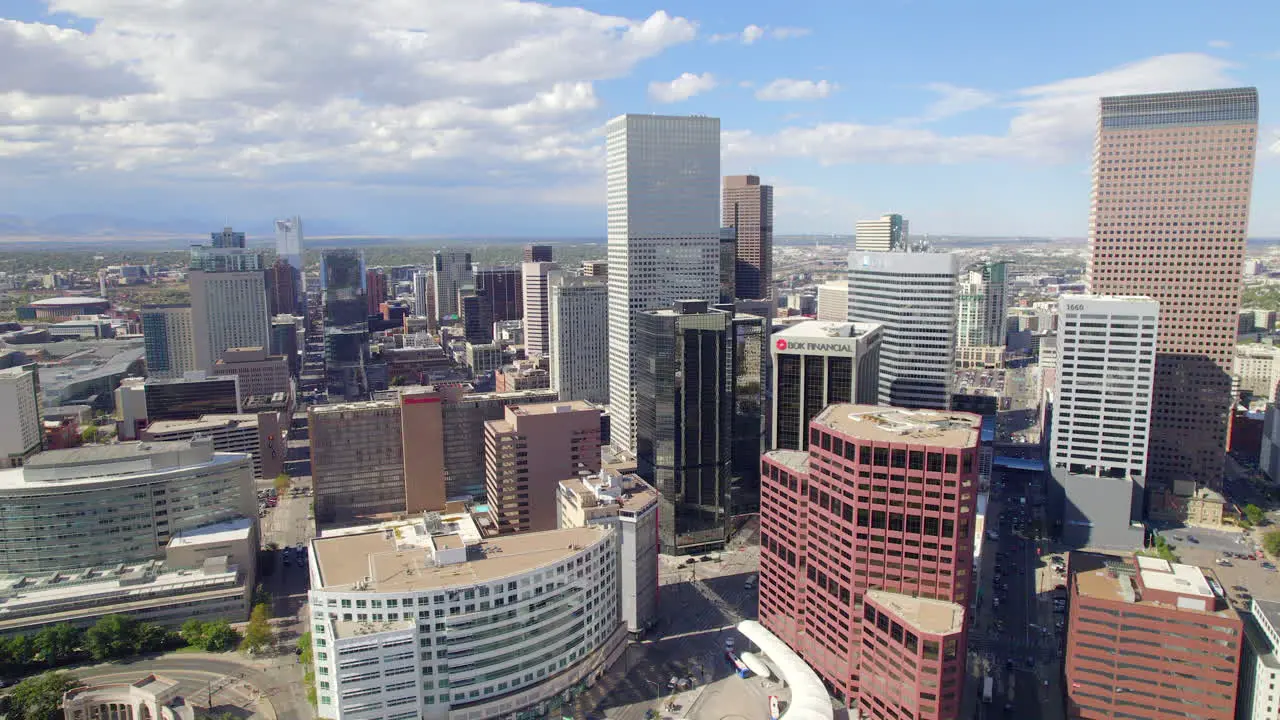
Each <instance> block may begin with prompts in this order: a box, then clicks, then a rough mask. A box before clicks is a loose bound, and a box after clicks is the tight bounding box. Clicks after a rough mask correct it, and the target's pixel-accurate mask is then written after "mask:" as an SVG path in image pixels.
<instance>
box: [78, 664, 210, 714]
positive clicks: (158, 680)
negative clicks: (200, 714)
mask: <svg viewBox="0 0 1280 720" xmlns="http://www.w3.org/2000/svg"><path fill="white" fill-rule="evenodd" d="M179 690H180V687H179V685H178V682H177V681H176V680H170V679H169V678H166V677H161V676H159V675H148V676H146V677H144V678H142V679H141V680H138V681H137V682H131V683H107V684H103V685H85V686H83V687H77V688H72V689H70V690H68V691H67V692H66V693H64V694H63V696H62V713H63V717H65V718H66V719H67V720H111V719H113V718H114V719H118V720H195V717H196V712H195V709H194V708H193V707H192V706H191V705H190V704H188V703H187V701H186V700H185V699H184V698H183V697H182V696H181V695H179V694H178V691H179Z"/></svg>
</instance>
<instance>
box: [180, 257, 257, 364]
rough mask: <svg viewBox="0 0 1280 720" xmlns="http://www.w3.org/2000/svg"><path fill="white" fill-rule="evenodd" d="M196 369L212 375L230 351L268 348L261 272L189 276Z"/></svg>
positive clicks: (203, 272) (211, 273)
mask: <svg viewBox="0 0 1280 720" xmlns="http://www.w3.org/2000/svg"><path fill="white" fill-rule="evenodd" d="M187 285H188V287H189V288H190V289H191V331H192V336H193V337H192V344H193V346H194V348H195V359H196V368H197V369H199V370H203V371H205V372H213V366H214V363H216V362H218V359H219V358H221V357H222V353H223V352H225V351H226V349H227V348H233V347H251V346H258V347H265V346H267V345H268V344H269V343H270V340H271V320H270V316H269V315H268V314H267V286H266V278H265V276H264V274H263V273H262V271H257V272H205V271H203V270H192V271H190V272H189V273H187Z"/></svg>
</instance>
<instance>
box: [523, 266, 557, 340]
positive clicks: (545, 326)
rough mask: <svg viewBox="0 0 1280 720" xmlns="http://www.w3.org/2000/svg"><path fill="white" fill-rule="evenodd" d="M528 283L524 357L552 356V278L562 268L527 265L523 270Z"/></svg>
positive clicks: (524, 300) (525, 307) (526, 285)
mask: <svg viewBox="0 0 1280 720" xmlns="http://www.w3.org/2000/svg"><path fill="white" fill-rule="evenodd" d="M520 269H521V273H522V274H523V278H524V279H523V282H524V295H523V302H524V354H525V356H526V357H537V356H540V355H546V354H547V353H548V352H549V347H550V343H549V336H550V330H551V328H550V324H551V323H550V307H549V293H548V287H549V284H550V275H551V273H553V272H558V271H559V269H560V266H559V265H556V264H555V263H551V262H536V263H525V264H523V265H521V266H520Z"/></svg>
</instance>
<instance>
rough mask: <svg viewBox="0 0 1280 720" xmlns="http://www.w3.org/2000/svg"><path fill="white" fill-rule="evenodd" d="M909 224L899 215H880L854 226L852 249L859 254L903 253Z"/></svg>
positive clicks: (905, 247) (907, 242) (906, 243)
mask: <svg viewBox="0 0 1280 720" xmlns="http://www.w3.org/2000/svg"><path fill="white" fill-rule="evenodd" d="M908 227H909V224H908V223H907V221H906V219H904V218H903V217H902V216H901V215H896V214H895V215H882V216H880V219H879V220H863V221H860V222H859V223H858V224H857V225H855V226H854V235H853V249H854V250H857V251H859V252H905V251H906V250H907V249H908V244H909V239H908V238H909V237H910V236H909V235H908V233H907V229H908Z"/></svg>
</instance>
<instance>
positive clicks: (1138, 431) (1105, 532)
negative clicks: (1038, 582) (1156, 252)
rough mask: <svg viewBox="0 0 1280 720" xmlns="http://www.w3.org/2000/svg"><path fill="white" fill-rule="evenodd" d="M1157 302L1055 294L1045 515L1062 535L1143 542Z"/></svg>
mask: <svg viewBox="0 0 1280 720" xmlns="http://www.w3.org/2000/svg"><path fill="white" fill-rule="evenodd" d="M1159 315H1160V308H1159V306H1158V305H1157V304H1156V302H1155V301H1154V300H1152V299H1150V298H1132V297H1105V296H1095V295H1063V296H1062V297H1061V298H1059V300H1058V318H1059V330H1058V366H1059V370H1058V374H1057V383H1056V385H1057V386H1056V387H1055V388H1054V405H1053V423H1052V426H1051V427H1052V439H1051V441H1050V447H1049V457H1050V470H1051V472H1052V475H1053V480H1054V482H1053V484H1052V486H1051V489H1052V490H1051V493H1050V497H1051V502H1052V504H1053V505H1055V506H1057V507H1055V508H1053V511H1051V513H1050V514H1051V516H1052V517H1061V518H1062V533H1061V537H1062V540H1063V542H1066V543H1068V544H1071V545H1074V546H1076V547H1094V548H1115V549H1121V550H1132V549H1134V548H1139V547H1142V545H1143V527H1142V525H1141V524H1140V523H1141V522H1142V519H1143V487H1144V484H1145V482H1146V469H1147V444H1148V440H1149V439H1150V438H1151V434H1150V428H1149V424H1150V417H1151V387H1152V378H1153V376H1154V371H1155V364H1156V337H1157V334H1158V333H1157V318H1158V317H1159Z"/></svg>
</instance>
